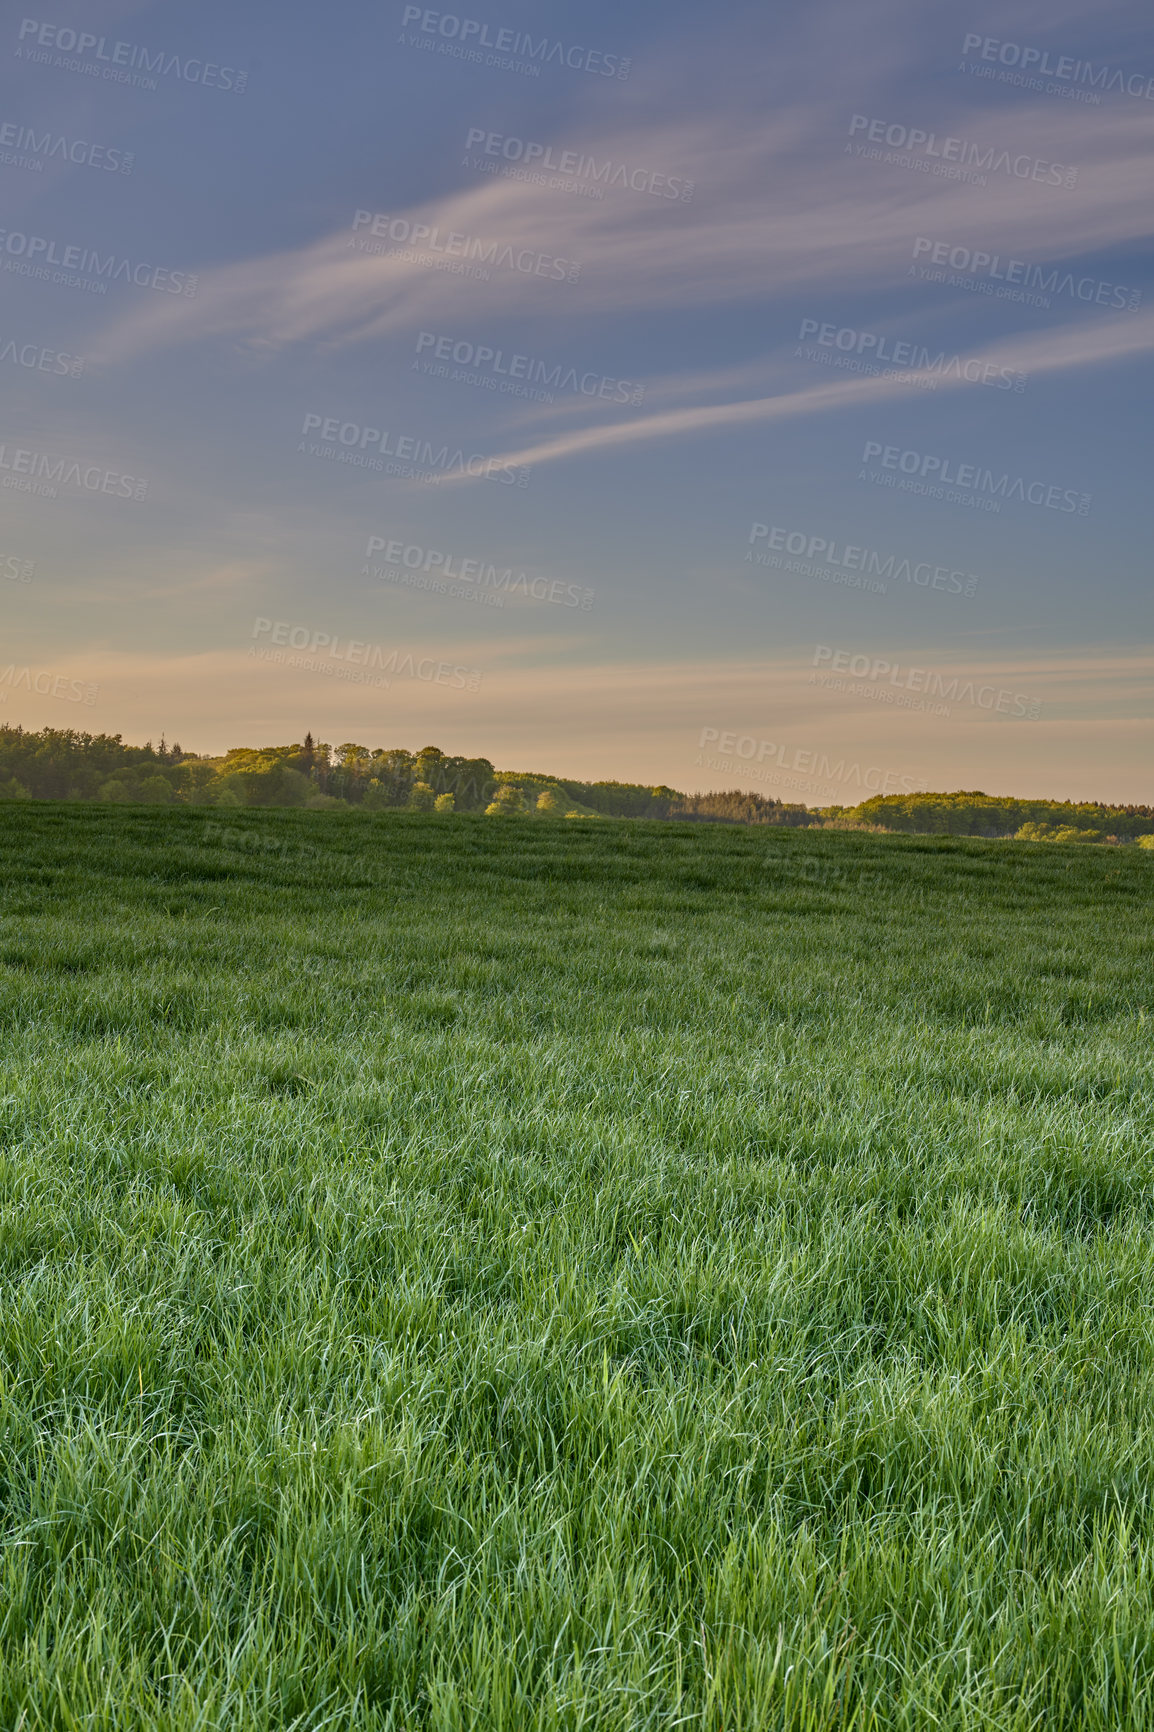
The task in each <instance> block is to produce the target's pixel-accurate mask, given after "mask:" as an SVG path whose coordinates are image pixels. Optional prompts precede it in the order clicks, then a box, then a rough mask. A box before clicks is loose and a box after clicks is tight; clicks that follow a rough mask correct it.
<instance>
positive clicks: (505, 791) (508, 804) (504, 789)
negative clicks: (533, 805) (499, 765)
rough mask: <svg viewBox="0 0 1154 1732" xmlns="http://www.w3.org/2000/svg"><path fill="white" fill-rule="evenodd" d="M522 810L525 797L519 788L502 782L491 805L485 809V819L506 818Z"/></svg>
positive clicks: (510, 783)
mask: <svg viewBox="0 0 1154 1732" xmlns="http://www.w3.org/2000/svg"><path fill="white" fill-rule="evenodd" d="M524 810H525V797H524V795H523V794H522V793H521V790H520V788H518V787H516V786H515V785H514V783H512V782H502V784H501V786H500V787H499V788H498V789H497V792H496V794H495V795H494V796H493V799H492V801H491V803H490V804H489V805H488V806H486V807H485V816H486V817H487V818H508V817H511V816H514V815H515V814H517V813H519V812H523V811H524Z"/></svg>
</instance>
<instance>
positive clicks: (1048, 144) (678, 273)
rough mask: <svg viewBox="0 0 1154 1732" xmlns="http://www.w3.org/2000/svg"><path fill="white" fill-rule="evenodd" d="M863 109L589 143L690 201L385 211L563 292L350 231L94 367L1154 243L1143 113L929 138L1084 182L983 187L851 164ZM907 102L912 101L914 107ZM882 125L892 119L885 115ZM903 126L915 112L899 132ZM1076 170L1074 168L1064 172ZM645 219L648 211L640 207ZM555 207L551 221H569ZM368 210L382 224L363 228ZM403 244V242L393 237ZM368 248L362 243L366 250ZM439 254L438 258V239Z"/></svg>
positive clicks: (648, 305) (700, 304)
mask: <svg viewBox="0 0 1154 1732" xmlns="http://www.w3.org/2000/svg"><path fill="white" fill-rule="evenodd" d="M873 106H878V104H875V103H867V102H863V101H862V100H861V98H860V96H859V98H858V100H857V101H856V102H855V103H850V102H848V101H845V102H843V101H842V100H841V99H840V98H837V99H833V98H831V99H829V100H828V101H827V102H826V104H825V106H824V108H823V109H822V111H821V112H815V110H814V107H813V105H812V104H811V105H808V106H806V107H805V108H800V107H796V108H793V109H789V110H785V111H781V112H777V113H774V114H771V115H769V116H765V115H761V116H757V115H754V116H751V117H749V119H748V123H747V124H743V123H738V122H734V121H732V120H730V119H724V120H720V119H716V118H708V119H701V120H698V121H696V122H686V123H685V124H683V125H681V126H679V127H677V128H672V127H669V126H664V127H652V128H647V129H644V130H642V131H633V132H627V133H623V132H618V133H614V134H612V135H608V136H604V137H599V138H597V139H594V140H589V141H587V148H589V149H590V150H592V151H594V152H595V153H596V154H597V155H598V156H599V157H608V158H611V159H612V160H613V161H615V162H618V161H624V162H630V161H634V162H636V161H644V162H647V163H649V164H653V165H656V164H662V165H664V164H669V165H670V172H673V171H676V172H680V173H684V174H686V175H687V176H689V177H690V178H692V179H694V180H695V182H696V191H695V196H694V199H693V201H692V202H691V203H688V204H680V203H674V202H666V201H658V200H655V199H654V200H649V201H646V202H645V203H643V202H642V201H641V200H640V199H639V198H638V197H636V196H634V197H629V196H628V195H620V196H616V197H613V196H608V195H607V196H606V197H605V198H604V199H603V200H600V201H594V200H591V199H581V200H578V199H565V200H559V199H558V198H557V196H556V194H554V193H552V192H551V191H549V189H547V188H538V187H534V186H531V185H526V184H524V183H522V182H518V181H513V180H504V179H500V178H496V177H494V178H492V179H486V181H485V184H483V185H480V186H476V187H471V188H466V189H460V188H458V189H455V190H454V191H452V192H450V193H448V194H446V195H445V196H444V197H442V198H440V199H435V200H432V201H426V202H425V203H422V204H419V205H413V206H409V207H407V208H404V209H391V210H389V209H386V210H385V211H383V212H381V213H380V214H383V215H386V216H388V217H390V218H393V219H397V220H398V221H400V222H401V223H403V224H408V225H418V224H419V225H423V226H424V227H425V228H427V229H429V230H433V229H436V230H437V231H438V234H439V236H440V237H444V236H447V235H448V234H449V233H450V232H455V233H457V234H459V235H465V236H468V237H470V238H471V239H474V240H476V241H477V242H479V243H480V244H481V245H482V246H487V245H489V244H490V243H492V242H494V241H495V242H497V243H498V244H499V246H501V247H510V248H512V249H514V250H519V249H529V250H530V251H532V252H534V253H543V254H548V255H551V256H552V257H554V258H558V259H563V260H565V261H567V262H569V263H572V264H578V265H580V267H581V271H580V277H579V280H578V281H577V282H575V283H572V284H570V283H567V282H566V283H562V282H543V281H542V280H541V279H540V278H538V277H535V276H533V275H530V274H522V273H521V272H519V271H517V270H512V269H502V268H493V269H491V270H490V272H489V278H488V280H487V281H485V280H480V279H478V278H473V277H465V276H464V275H456V274H453V273H451V272H450V271H448V270H434V269H429V268H426V267H424V266H422V265H421V264H420V263H418V262H415V261H414V260H413V259H412V258H411V257H404V256H401V255H402V253H403V252H404V250H405V249H404V247H403V245H402V244H401V242H400V241H397V240H394V241H393V242H392V243H390V242H388V241H381V242H379V243H378V244H380V245H382V246H388V245H390V244H391V245H392V246H393V248H394V252H393V256H384V255H382V256H374V255H373V254H371V253H368V252H366V251H362V250H360V248H359V247H358V245H357V242H358V240H360V241H364V240H365V238H366V235H367V232H368V231H367V225H362V227H361V228H360V229H359V230H357V231H356V232H355V233H354V230H353V228H352V222H353V217H354V201H353V200H352V199H350V200H349V206H348V212H347V218H346V219H345V221H344V224H343V225H342V227H341V228H339V229H338V230H337V231H336V232H335V233H330V234H328V235H326V236H324V237H322V238H320V239H318V240H316V241H313V242H311V243H309V244H308V245H306V246H303V247H301V248H297V249H293V250H289V251H284V252H278V253H276V254H269V255H265V256H263V257H258V258H251V259H246V260H242V261H240V262H237V263H233V264H227V265H222V266H217V267H212V268H209V269H206V270H202V271H201V273H200V290H199V293H198V295H197V296H196V298H195V299H194V300H183V299H181V300H178V301H174V302H170V303H167V304H159V303H154V304H153V305H151V306H149V307H147V308H143V307H138V308H137V309H135V310H134V311H133V313H132V314H131V315H130V316H128V317H126V318H123V319H121V320H118V321H115V322H113V323H112V324H111V325H110V326H109V327H108V328H107V329H106V330H105V332H104V333H103V336H102V337H101V338H99V339H98V344H97V353H98V356H99V358H101V359H103V360H105V361H108V362H119V361H125V360H129V359H131V358H133V357H135V356H137V355H140V354H143V353H146V352H148V351H150V350H152V349H155V348H168V347H174V346H178V345H182V344H185V343H189V342H195V341H198V340H200V339H203V338H207V337H222V336H228V337H232V338H234V339H238V340H241V341H247V342H248V343H249V344H250V345H252V346H253V347H254V349H255V350H256V351H257V352H259V351H260V350H261V349H264V350H266V351H268V352H275V351H276V350H277V349H279V348H281V347H283V346H286V345H289V344H293V343H306V342H323V343H336V344H340V343H356V342H361V341H366V340H370V339H375V338H380V337H385V336H389V335H391V334H393V333H395V332H398V331H406V332H407V331H410V330H411V329H413V327H414V325H415V324H417V323H421V324H424V325H426V326H427V325H428V324H429V322H430V321H431V320H433V319H436V320H439V321H441V323H442V328H444V326H445V322H447V321H450V320H454V321H456V322H458V323H460V322H464V321H467V322H469V323H476V322H477V321H479V320H483V319H490V320H491V319H494V318H498V319H499V318H508V317H522V318H524V317H533V318H537V319H540V320H543V321H549V320H550V319H552V320H555V321H557V322H558V323H562V324H563V323H564V322H565V321H568V320H570V319H571V318H573V317H574V316H575V315H579V316H581V317H583V318H584V317H590V316H600V315H611V314H622V313H625V314H628V313H630V312H641V311H651V310H654V309H658V308H661V307H667V308H680V309H684V308H701V309H705V308H709V307H713V306H724V305H732V304H734V303H740V302H743V301H745V302H751V303H752V302H755V301H764V300H765V298H766V297H767V296H772V295H773V294H781V295H784V294H787V293H790V292H795V291H797V290H799V289H802V288H805V287H809V288H814V289H819V288H823V287H824V288H826V289H830V288H834V287H837V286H840V285H842V284H844V282H845V281H846V280H847V278H846V273H847V272H851V273H852V280H853V282H854V284H855V286H856V287H857V288H858V289H859V290H861V289H869V288H870V287H875V288H882V287H888V288H891V289H892V288H893V287H894V286H895V285H896V284H898V283H899V282H901V281H903V280H904V279H905V277H906V274H907V272H908V268H909V264H910V261H911V257H912V242H913V240H914V238H915V237H916V236H918V235H925V236H930V237H932V238H935V239H942V240H945V241H947V242H948V243H949V244H950V245H951V246H969V247H980V248H983V249H985V250H987V251H1000V252H1002V253H1008V254H1012V255H1013V256H1015V257H1019V258H1026V259H1029V260H1031V261H1037V262H1044V261H1050V262H1057V261H1061V260H1063V259H1069V258H1073V257H1077V256H1080V255H1083V254H1086V253H1089V252H1092V251H1095V250H1097V251H1101V250H1104V249H1111V248H1122V247H1127V246H1130V245H1133V244H1134V243H1136V242H1137V241H1139V240H1140V239H1142V238H1144V237H1145V236H1146V235H1147V234H1148V233H1149V230H1150V206H1149V134H1148V130H1147V122H1148V116H1146V115H1144V114H1141V113H1138V112H1135V111H1132V110H1131V109H1123V108H1120V107H1114V108H1105V109H1086V110H1084V111H1080V112H1079V113H1078V114H1077V116H1076V121H1077V124H1076V126H1073V127H1072V126H1071V124H1070V122H1071V117H1070V116H1069V115H1068V114H1067V113H1065V112H1064V111H1063V113H1062V114H1061V115H1060V116H1056V115H1052V114H1050V113H1049V112H1048V111H1047V112H1040V111H1039V110H1038V109H1037V108H1036V107H1028V108H1023V107H1021V106H1016V107H1013V108H1011V107H1007V108H1005V109H1001V110H998V111H997V112H991V111H990V110H988V109H982V110H979V111H974V110H972V109H971V110H969V111H966V110H965V109H963V108H962V107H961V106H960V105H959V106H958V108H957V109H956V111H955V112H954V113H953V114H952V115H950V116H949V117H948V120H946V121H937V122H936V123H935V126H934V130H935V131H936V132H937V133H938V134H939V135H941V136H945V135H946V134H947V133H949V134H951V135H953V136H957V137H961V138H965V139H968V140H972V141H973V142H975V143H976V144H978V145H979V146H980V147H981V148H982V149H983V150H984V149H986V148H989V147H991V146H993V147H995V148H998V149H1002V148H1005V149H1009V150H1011V151H1015V152H1019V153H1024V154H1026V155H1028V156H1031V157H1034V158H1038V159H1041V160H1043V161H1052V162H1057V163H1061V164H1067V163H1072V166H1075V167H1076V168H1077V171H1078V178H1077V181H1076V184H1075V185H1074V186H1072V187H1067V186H1061V187H1056V186H1050V185H1045V184H1038V183H1035V182H1034V181H1032V180H1028V179H1023V180H1019V179H1016V178H1014V177H1013V176H1012V175H1006V174H1002V175H997V174H990V175H988V177H987V180H988V184H987V185H986V186H984V187H976V186H971V185H967V184H964V183H960V182H951V181H948V180H943V179H939V178H935V177H932V176H930V175H925V174H920V173H916V172H913V171H911V170H909V169H906V168H903V167H900V166H895V165H893V164H886V163H883V162H876V161H868V160H865V159H862V158H857V157H854V156H851V155H846V154H845V147H846V145H847V144H852V141H851V140H850V137H849V126H850V121H851V118H852V115H853V113H854V112H855V111H857V112H862V111H863V110H868V109H870V108H872V107H873ZM911 106H912V105H911ZM880 118H882V119H889V118H891V117H890V116H889V115H882V116H881V117H880ZM893 118H895V119H896V120H897V121H899V122H903V123H905V124H915V123H916V122H917V115H916V114H911V115H904V114H903V115H898V116H895V117H893ZM1074 158H1076V159H1077V160H1076V162H1072V159H1074ZM650 206H651V207H652V208H649V207H650ZM562 207H563V208H562ZM374 214H377V213H374ZM405 232H406V231H405V230H404V229H397V230H396V231H395V234H396V235H398V236H402V235H403V234H404V233H405ZM369 238H371V237H369ZM442 244H443V243H442Z"/></svg>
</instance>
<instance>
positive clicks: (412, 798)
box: [409, 782, 437, 812]
mask: <svg viewBox="0 0 1154 1732" xmlns="http://www.w3.org/2000/svg"><path fill="white" fill-rule="evenodd" d="M436 803H437V796H436V794H434V792H433V790H432V788H430V786H429V784H428V783H427V782H414V783H413V786H412V789H411V791H410V793H409V811H410V812H431V811H432V810H433V808H434V806H435V805H436Z"/></svg>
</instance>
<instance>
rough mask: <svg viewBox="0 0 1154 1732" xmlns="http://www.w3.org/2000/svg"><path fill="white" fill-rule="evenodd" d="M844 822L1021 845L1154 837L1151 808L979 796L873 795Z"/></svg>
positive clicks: (969, 794) (851, 811) (1153, 816)
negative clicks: (1004, 839)
mask: <svg viewBox="0 0 1154 1732" xmlns="http://www.w3.org/2000/svg"><path fill="white" fill-rule="evenodd" d="M845 816H846V817H847V818H850V819H852V820H854V821H855V822H857V823H861V824H877V825H880V826H882V828H884V829H886V830H904V831H907V832H916V833H918V834H921V835H931V836H932V835H949V836H989V837H1011V836H1018V837H1020V838H1021V839H1022V841H1030V842H1050V841H1054V842H1065V841H1077V840H1083V839H1084V840H1086V841H1095V842H1097V841H1110V840H1116V841H1119V842H1132V841H1135V840H1136V839H1137V838H1138V837H1139V836H1150V835H1154V806H1105V805H1099V804H1095V803H1094V802H1090V801H1086V802H1075V801H1073V800H1011V799H1009V798H1007V797H1006V796H1003V795H1000V794H983V793H981V792H980V791H972V792H968V793H957V794H877V795H875V796H874V798H873V799H872V800H863V801H862V803H861V805H860V806H854V807H853V808H852V809H851V810H850V811H848V812H847V813H846V814H845Z"/></svg>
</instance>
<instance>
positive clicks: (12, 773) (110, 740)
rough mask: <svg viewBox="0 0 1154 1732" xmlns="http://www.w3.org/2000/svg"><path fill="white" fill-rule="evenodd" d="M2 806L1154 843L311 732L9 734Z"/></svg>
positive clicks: (1089, 825)
mask: <svg viewBox="0 0 1154 1732" xmlns="http://www.w3.org/2000/svg"><path fill="white" fill-rule="evenodd" d="M0 800H100V801H105V802H109V803H112V804H117V805H189V806H221V807H226V808H227V807H242V806H305V807H310V808H317V807H326V806H327V807H333V808H338V807H349V806H360V807H363V808H364V809H365V810H366V811H370V812H379V811H400V810H407V811H427V812H484V813H488V814H490V815H493V816H497V815H501V814H508V815H517V814H532V815H540V816H542V817H561V818H659V819H674V820H677V821H678V822H681V823H686V822H689V823H705V824H776V825H790V826H805V825H819V826H835V827H837V828H838V829H847V828H862V827H869V828H871V829H882V830H895V831H906V832H911V833H920V834H930V835H953V836H988V837H1003V838H1004V837H1018V838H1020V839H1021V840H1023V841H1038V842H1042V841H1045V842H1069V841H1082V842H1131V841H1137V840H1140V839H1141V838H1143V837H1154V807H1152V806H1106V805H1101V804H1095V803H1093V802H1083V803H1075V802H1073V801H1070V800H1013V799H1009V798H1006V797H1003V796H1000V795H992V794H983V793H981V792H978V791H970V792H963V793H956V794H878V795H875V796H874V797H873V798H872V799H869V800H863V801H862V803H861V804H860V805H858V806H852V807H842V806H825V807H821V808H818V809H816V810H815V809H812V808H809V807H806V806H803V805H797V804H791V803H789V802H786V801H783V800H768V799H766V798H765V797H764V795H761V794H753V793H748V792H743V791H742V790H740V789H737V788H734V789H730V790H727V791H724V792H720V793H712V794H684V793H682V792H680V790H678V789H677V788H667V787H665V786H664V785H658V786H656V787H646V786H645V785H644V784H643V783H638V782H612V781H607V782H577V781H572V780H570V779H568V778H566V777H563V776H549V775H545V774H540V773H538V772H536V771H517V770H498V769H496V768H494V766H493V764H491V763H490V761H489V759H488V758H467V757H454V756H452V755H451V754H449V753H446V752H442V751H441V750H440V748H439V747H437V746H424V747H422V749H421V750H420V751H419V752H409V751H406V750H404V749H403V748H400V747H393V748H388V749H386V748H385V747H377V748H375V749H373V748H370V747H368V746H361V745H358V744H357V743H356V742H355V741H346V742H345V743H344V744H343V745H340V746H337V747H336V748H335V750H334V748H333V747H332V746H330V745H328V744H327V743H326V742H325V741H323V740H314V739H313V737H312V735H311V734H306V735H305V737H304V740H303V741H302V742H301V743H300V744H299V745H298V744H295V743H294V744H292V745H287V746H258V747H252V746H234V747H233V749H232V750H231V751H228V752H226V753H225V754H224V756H223V757H219V758H212V757H204V756H200V755H198V754H196V753H193V752H185V751H182V749H181V747H180V746H179V745H173V746H169V745H167V744H166V743H165V741H164V740H163V739H162V740H161V742H160V744H159V746H153V744H152V742H151V741H149V742H148V743H147V744H146V745H143V746H129V745H125V743H124V741H123V740H122V739H121V737H120V735H119V734H83V733H76V732H74V731H73V730H72V729H57V728H43V729H41V730H40V732H39V733H28V732H25V730H24V729H23V728H20V727H0Z"/></svg>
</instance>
